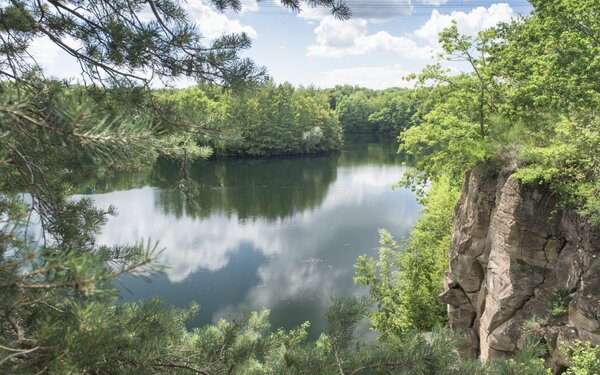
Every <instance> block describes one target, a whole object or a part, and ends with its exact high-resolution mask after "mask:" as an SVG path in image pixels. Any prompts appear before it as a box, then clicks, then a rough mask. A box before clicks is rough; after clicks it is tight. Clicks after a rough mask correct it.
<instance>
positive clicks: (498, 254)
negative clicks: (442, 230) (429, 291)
mask: <svg viewBox="0 0 600 375" xmlns="http://www.w3.org/2000/svg"><path fill="white" fill-rule="evenodd" d="M449 256H450V269H449V271H448V273H447V277H446V290H445V292H444V293H443V294H442V295H440V296H439V299H440V300H442V301H444V302H445V303H447V304H448V315H449V321H450V326H451V327H452V328H453V329H459V330H462V331H464V332H465V333H466V336H467V338H468V344H467V346H466V348H465V355H467V356H470V357H476V356H479V357H480V358H481V359H484V360H485V359H490V358H498V357H503V356H509V355H511V354H512V353H514V352H515V350H517V348H519V347H520V346H521V345H522V344H523V338H524V332H529V333H532V334H535V335H537V336H538V337H540V338H542V339H543V340H544V341H545V342H546V343H547V346H548V349H549V355H548V358H547V360H548V364H549V365H550V366H552V367H553V368H554V369H555V371H556V372H560V370H561V368H563V367H564V366H566V365H567V358H566V357H565V355H564V353H563V352H561V350H560V349H561V347H562V346H563V345H562V344H567V345H569V344H571V343H573V342H574V341H575V340H577V339H581V340H588V341H591V342H592V343H594V344H600V230H599V228H598V227H597V226H596V227H593V226H590V225H589V224H586V223H585V222H584V221H582V220H581V218H579V217H578V216H577V215H576V214H575V213H574V212H572V211H570V210H561V209H559V208H558V206H557V202H556V198H555V197H554V196H553V194H552V193H551V192H549V191H548V190H546V189H544V188H542V187H536V188H532V187H527V186H523V185H521V184H520V183H519V182H518V181H517V180H516V179H515V178H513V177H511V173H510V172H509V171H503V172H501V173H499V174H495V175H489V174H486V173H484V172H483V171H482V170H478V169H475V170H472V171H470V172H468V173H467V174H466V176H465V182H464V186H463V192H462V196H461V198H460V201H459V203H458V205H457V207H456V211H455V216H454V229H453V233H452V241H451V245H450V254H449Z"/></svg>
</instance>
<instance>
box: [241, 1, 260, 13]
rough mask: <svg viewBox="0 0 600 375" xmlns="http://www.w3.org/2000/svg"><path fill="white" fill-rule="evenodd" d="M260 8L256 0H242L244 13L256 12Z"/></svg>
mask: <svg viewBox="0 0 600 375" xmlns="http://www.w3.org/2000/svg"><path fill="white" fill-rule="evenodd" d="M257 10H258V3H257V2H256V0H242V13H246V12H256V11H257Z"/></svg>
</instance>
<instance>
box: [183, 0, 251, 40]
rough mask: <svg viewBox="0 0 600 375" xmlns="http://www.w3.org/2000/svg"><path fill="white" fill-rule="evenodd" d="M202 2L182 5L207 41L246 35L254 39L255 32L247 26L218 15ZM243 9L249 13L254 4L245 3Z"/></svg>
mask: <svg viewBox="0 0 600 375" xmlns="http://www.w3.org/2000/svg"><path fill="white" fill-rule="evenodd" d="M205 1H206V0H202V1H193V2H187V3H184V4H183V6H184V7H185V9H186V11H187V12H188V14H189V16H190V19H191V21H192V22H194V23H195V24H196V25H197V26H198V29H199V30H200V32H201V33H202V34H203V35H204V36H205V37H207V38H208V39H215V38H217V37H219V36H221V35H223V34H239V33H242V32H244V33H246V34H247V35H248V36H249V37H250V38H252V39H254V38H256V37H257V36H258V34H257V33H256V30H254V28H252V27H251V26H248V25H242V23H241V22H240V21H239V20H234V19H231V18H229V17H227V15H226V14H224V13H220V12H218V11H217V10H215V9H214V7H212V6H211V5H210V4H208V3H207V2H205ZM242 5H243V6H244V8H243V9H245V10H247V11H250V10H253V9H254V7H256V6H257V5H256V2H254V1H245V2H244V3H243V4H242Z"/></svg>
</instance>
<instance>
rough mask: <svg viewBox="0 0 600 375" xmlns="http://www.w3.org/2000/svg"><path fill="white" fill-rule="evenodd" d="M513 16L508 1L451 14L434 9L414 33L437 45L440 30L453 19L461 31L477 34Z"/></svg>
mask: <svg viewBox="0 0 600 375" xmlns="http://www.w3.org/2000/svg"><path fill="white" fill-rule="evenodd" d="M513 16H514V11H513V9H512V8H511V7H510V5H508V4H506V3H499V4H492V5H490V7H489V8H484V7H477V8H475V9H472V10H471V11H470V12H468V13H465V12H462V11H453V12H452V13H450V14H442V13H440V12H439V11H438V10H437V9H434V10H433V11H432V12H431V17H430V18H429V20H428V21H427V22H426V23H425V24H424V25H423V26H421V27H420V28H419V29H418V30H417V31H415V32H414V35H415V36H417V37H419V38H421V39H424V40H426V41H427V42H428V43H430V44H432V45H436V44H437V42H438V34H439V33H440V31H442V30H443V29H444V28H446V27H448V26H450V24H451V23H452V21H453V20H454V21H456V23H457V24H458V31H459V32H460V33H462V34H467V35H475V34H476V33H477V32H479V31H481V30H485V29H487V28H490V27H492V26H495V25H496V24H498V23H500V22H507V21H510V19H511V18H512V17H513Z"/></svg>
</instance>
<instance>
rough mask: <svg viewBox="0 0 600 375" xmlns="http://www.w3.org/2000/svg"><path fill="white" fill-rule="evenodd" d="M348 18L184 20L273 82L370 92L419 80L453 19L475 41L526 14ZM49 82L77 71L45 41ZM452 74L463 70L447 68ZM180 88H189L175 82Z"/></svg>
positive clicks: (37, 51)
mask: <svg viewBox="0 0 600 375" xmlns="http://www.w3.org/2000/svg"><path fill="white" fill-rule="evenodd" d="M346 2H347V4H348V5H349V6H350V8H351V10H352V18H351V19H350V20H347V21H339V20H336V19H335V18H334V17H333V16H331V15H330V13H329V11H328V10H327V9H323V8H309V7H306V6H303V7H302V10H301V11H300V12H293V11H290V10H288V9H286V8H283V7H282V6H281V5H280V4H279V3H278V0H262V1H258V2H257V1H256V0H242V3H243V8H242V10H241V12H239V13H235V12H230V11H228V12H225V13H221V12H218V11H216V10H215V9H214V8H213V7H211V6H210V5H209V1H208V0H187V1H186V2H184V7H185V8H186V10H187V11H188V13H189V17H190V19H191V20H192V21H193V22H195V23H196V24H197V26H198V28H199V30H200V31H201V32H202V33H203V34H204V35H205V37H206V38H207V39H212V38H215V37H218V36H219V35H221V34H224V33H240V32H245V33H246V34H248V35H249V36H250V37H251V39H252V41H253V44H252V47H251V48H250V49H249V50H247V51H244V52H243V55H244V56H247V57H250V58H252V59H253V60H254V61H255V62H256V63H257V64H259V65H262V66H265V67H266V68H267V70H268V72H269V74H270V76H271V77H272V78H273V79H274V80H275V82H277V83H282V82H290V83H292V84H294V85H296V86H300V85H303V86H309V85H314V86H317V87H322V88H325V87H332V86H335V85H338V84H350V85H359V86H364V87H369V88H374V89H383V88H388V87H407V86H410V85H411V83H410V82H408V81H406V80H404V79H403V77H404V76H406V75H407V74H409V73H418V72H419V71H421V70H422V69H423V67H424V66H425V65H427V64H428V63H432V62H433V61H434V60H433V56H435V55H436V54H437V53H438V52H439V51H440V47H439V44H438V42H437V38H438V32H439V31H441V30H442V29H443V28H444V27H446V26H448V25H450V23H451V21H452V20H456V22H457V24H458V28H459V31H460V32H462V33H464V34H470V35H474V34H476V33H477V32H478V31H480V30H483V29H486V28H489V27H491V26H494V25H495V24H497V23H498V22H502V21H510V20H511V18H514V17H517V16H518V15H519V14H523V15H526V14H529V12H530V11H531V9H532V8H531V5H530V4H529V3H528V2H527V1H526V0H506V1H504V2H497V1H489V0H470V1H469V0H466V1H460V0H346ZM32 52H33V55H34V56H35V57H36V58H37V59H38V62H40V63H41V65H42V66H43V67H44V68H45V69H46V71H47V72H48V73H49V74H50V75H54V76H56V77H61V78H63V77H69V76H75V75H76V74H77V72H78V66H77V64H76V63H75V62H74V61H71V59H70V57H69V56H68V55H66V54H65V53H63V52H62V51H60V50H58V49H57V47H54V46H53V45H52V44H51V43H48V41H47V40H43V39H39V40H36V41H35V42H34V44H33V45H32ZM448 66H449V67H450V68H453V69H455V70H461V69H466V66H465V65H448ZM176 84H177V85H179V86H185V85H189V84H192V82H190V81H186V80H183V81H179V82H177V83H176Z"/></svg>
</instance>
